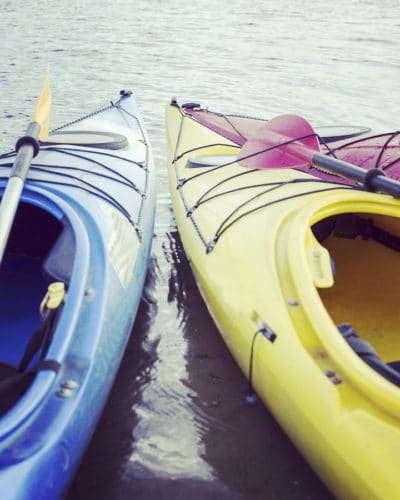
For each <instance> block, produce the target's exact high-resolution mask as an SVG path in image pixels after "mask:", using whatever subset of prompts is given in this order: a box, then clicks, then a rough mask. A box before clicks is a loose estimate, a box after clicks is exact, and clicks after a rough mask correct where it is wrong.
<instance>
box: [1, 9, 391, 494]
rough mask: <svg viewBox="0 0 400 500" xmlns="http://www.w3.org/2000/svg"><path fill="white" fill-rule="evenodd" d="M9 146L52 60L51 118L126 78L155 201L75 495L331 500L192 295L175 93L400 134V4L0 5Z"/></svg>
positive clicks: (69, 115) (99, 97)
mask: <svg viewBox="0 0 400 500" xmlns="http://www.w3.org/2000/svg"><path fill="white" fill-rule="evenodd" d="M0 14H1V18H0V19H1V23H0V35H1V39H2V44H1V46H0V61H1V66H0V89H1V92H0V110H1V114H0V117H1V131H0V146H1V150H5V149H9V148H11V147H13V144H14V142H15V138H16V137H18V136H19V135H20V134H22V133H23V132H24V130H25V127H26V124H27V122H28V121H29V119H30V117H31V115H32V114H33V110H34V108H35V103H36V99H37V96H38V94H39V91H40V88H41V85H42V80H43V77H44V72H45V69H46V66H47V64H48V63H50V65H51V86H52V92H53V106H52V113H51V124H52V125H54V126H56V125H59V124H61V123H62V122H64V121H67V120H70V119H73V118H75V117H77V116H78V115H81V114H82V112H83V111H82V110H84V112H86V111H90V110H92V109H95V108H97V107H98V106H99V105H102V104H103V103H104V100H105V99H106V100H111V99H114V98H115V97H116V96H117V94H118V92H119V90H120V89H122V88H128V89H133V90H134V91H135V93H136V96H137V99H138V101H139V104H140V108H141V110H142V114H143V116H144V119H145V124H146V127H147V130H148V133H149V135H150V137H151V140H152V145H153V150H154V155H155V160H156V165H157V171H158V205H157V223H156V235H155V239H154V246H153V252H152V265H151V269H150V273H149V277H148V284H147V289H146V300H144V301H143V303H142V306H141V309H140V314H139V316H138V320H137V322H136V324H135V327H134V331H133V336H132V339H131V342H130V343H129V346H128V350H127V353H126V356H125V358H124V361H123V364H122V367H121V370H120V372H119V375H118V378H117V380H116V383H115V385H114V389H113V391H112V394H111V397H110V400H109V403H108V405H107V408H106V409H105V412H104V415H103V417H102V419H101V421H100V424H99V427H98V428H97V430H96V432H95V434H94V438H93V440H92V443H91V445H90V447H89V449H88V452H87V454H86V456H85V459H84V460H83V462H82V465H81V467H80V469H79V471H78V473H77V476H76V479H75V481H74V483H73V484H72V485H71V489H70V492H69V494H68V500H72V499H80V498H82V499H86V498H88V497H90V498H92V497H93V498H97V499H100V500H101V499H112V498H114V499H118V500H123V499H126V498H146V499H153V498H157V499H160V500H165V499H193V500H200V499H201V500H202V499H204V498H207V499H242V500H248V499H261V498H266V499H286V498H290V499H302V500H305V499H318V500H325V499H330V495H329V493H328V492H327V491H326V489H325V488H324V486H323V485H322V484H321V483H320V482H319V480H318V478H317V477H316V476H315V475H314V473H313V472H312V471H311V470H310V468H309V467H308V466H307V464H306V463H305V462H304V460H303V459H302V458H301V456H300V455H299V454H298V453H297V451H296V450H295V449H294V447H293V446H292V445H291V443H290V442H289V441H288V440H287V438H286V437H285V435H284V434H283V433H282V431H281V430H280V428H279V427H278V425H277V424H276V422H275V421H274V419H273V418H272V417H271V416H270V414H269V413H268V411H267V410H266V409H265V408H264V407H263V406H262V405H261V404H259V405H258V406H256V407H255V408H251V409H249V408H246V407H245V405H244V403H243V399H244V395H245V393H246V388H247V386H246V381H245V379H244V377H243V376H242V374H241V373H240V372H239V370H238V368H237V367H236V365H235V363H234V361H233V360H232V359H231V357H230V355H229V353H228V352H227V350H226V348H225V346H224V345H223V343H222V341H221V340H220V337H219V334H218V332H217V331H216V329H215V327H214V326H213V323H212V321H211V319H210V317H209V315H208V313H207V310H206V308H205V306H204V304H203V302H202V300H201V297H200V296H199V293H198V291H197V288H196V286H195V283H194V281H193V277H192V274H191V271H190V269H189V267H188V264H187V261H186V259H185V256H184V254H183V251H182V247H181V244H180V242H179V237H178V235H177V232H176V227H175V222H174V218H173V213H172V209H171V205H170V201H169V194H168V187H167V176H166V167H165V139H164V108H165V104H166V103H167V102H168V101H169V99H170V98H171V97H172V96H176V97H177V98H178V101H179V102H185V101H193V100H194V101H196V102H200V103H201V104H203V105H204V106H208V107H209V108H210V109H216V110H218V111H222V112H234V113H236V112H237V113H244V114H249V115H256V116H262V117H272V116H274V115H276V114H279V113H287V112H291V113H298V114H301V115H303V116H304V117H305V118H307V119H308V120H310V121H311V122H312V123H313V124H314V125H327V124H350V125H362V126H364V125H366V126H370V127H372V128H373V129H375V130H387V129H398V128H399V123H398V116H399V106H398V81H399V77H400V64H399V59H398V54H399V52H400V51H399V49H400V36H399V33H400V29H399V28H400V21H399V19H400V16H399V14H400V6H399V2H398V0H379V1H377V0H354V1H353V2H351V3H350V2H347V1H346V0H336V1H335V2H327V1H325V2H323V1H322V2H319V3H316V2H313V1H311V0H303V1H302V2H293V1H291V0H279V1H278V0H270V1H262V0H253V2H245V1H240V0H220V1H219V2H214V1H212V0H198V1H193V2H183V1H178V0H170V1H169V2H163V1H161V0H136V1H135V2H129V1H128V0H114V1H113V2H108V1H105V0H104V1H103V0H90V1H89V0H82V1H79V0H70V1H69V2H56V1H55V0H48V1H43V2H33V1H31V0H14V1H4V0H3V2H1V5H0Z"/></svg>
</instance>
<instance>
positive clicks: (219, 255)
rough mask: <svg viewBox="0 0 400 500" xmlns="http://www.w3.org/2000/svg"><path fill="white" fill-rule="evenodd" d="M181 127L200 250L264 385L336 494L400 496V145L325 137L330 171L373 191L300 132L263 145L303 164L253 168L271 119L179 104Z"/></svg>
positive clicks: (179, 213) (181, 179) (176, 175)
mask: <svg viewBox="0 0 400 500" xmlns="http://www.w3.org/2000/svg"><path fill="white" fill-rule="evenodd" d="M289 121H290V119H289ZM166 123H167V141H168V168H169V182H170V191H171V197H172V203H173V207H174V213H175V217H176V222H177V226H178V229H179V232H180V235H181V238H182V241H183V245H184V248H185V252H186V254H187V256H188V259H189V261H190V263H191V266H192V269H193V272H194V275H195V277H196V280H197V283H198V286H199V288H200V290H201V293H202V295H203V298H204V300H205V302H206V304H207V306H208V309H209V311H210V314H211V315H212V317H213V319H214V321H215V323H216V325H217V327H218V329H219V331H220V333H221V335H222V337H223V338H224V341H225V342H226V344H227V346H228V348H229V350H230V351H231V353H232V355H233V356H234V358H235V359H236V361H237V363H238V365H239V366H240V368H241V370H242V371H243V373H244V374H245V375H246V377H248V379H249V381H250V386H251V387H252V388H253V389H254V391H255V393H257V395H258V396H259V398H260V399H261V400H262V401H263V402H264V403H265V405H266V406H267V407H268V408H269V409H270V411H271V412H272V413H273V415H274V416H275V418H276V419H277V421H278V422H279V423H280V425H281V426H282V428H283V429H284V430H285V432H286V433H287V434H288V436H289V437H290V439H291V440H292V441H293V443H294V444H295V445H296V446H297V447H298V449H299V450H300V451H301V452H302V454H303V455H304V457H305V458H306V459H307V461H308V462H309V463H310V465H311V466H312V467H313V468H314V470H315V471H316V473H317V474H318V475H319V476H320V477H321V479H322V480H323V481H324V482H325V484H326V485H327V486H328V488H329V489H330V490H331V491H332V492H333V494H334V495H335V496H336V497H338V498H345V499H350V498H358V499H363V500H365V499H369V498H381V499H394V498H399V496H400V474H399V471H400V389H399V386H400V371H399V370H400V362H399V360H400V330H399V323H400V322H399V313H398V309H397V308H398V307H399V305H400V253H399V252H400V220H399V218H400V201H399V200H398V199H397V197H394V196H392V195H391V194H382V192H372V188H371V186H372V184H371V183H370V181H371V179H372V180H375V178H376V177H380V176H379V172H378V170H382V171H386V173H387V174H388V175H387V176H385V177H382V179H383V181H385V182H386V180H387V181H388V183H389V184H390V182H391V181H390V179H389V178H390V177H392V179H396V178H398V176H397V169H398V168H399V167H400V161H397V160H396V158H397V159H399V158H400V155H399V150H400V146H399V136H398V134H396V133H394V134H387V135H384V136H383V135H382V136H368V139H365V138H364V136H365V134H364V135H360V136H359V137H351V138H344V135H343V136H342V137H339V138H334V140H333V142H331V138H330V139H329V140H328V138H326V140H324V138H323V137H319V136H318V134H314V139H313V140H314V141H315V137H316V138H317V139H318V141H319V144H320V155H319V156H322V157H323V158H322V160H323V159H324V158H325V156H326V157H328V158H332V161H333V163H334V164H336V163H337V164H338V165H339V166H340V165H341V160H340V158H341V159H342V160H343V161H342V163H343V164H345V162H346V161H348V162H349V163H352V162H351V161H350V160H353V161H357V162H358V164H359V168H358V169H356V174H357V175H359V171H361V170H362V169H365V171H366V172H368V171H369V170H371V172H372V171H373V172H372V173H371V172H370V174H371V175H370V174H368V176H366V177H368V179H366V180H365V185H361V184H360V183H359V182H356V181H355V178H353V179H352V180H351V179H350V180H349V179H347V178H344V177H342V176H339V175H337V174H335V173H334V172H332V171H330V172H328V171H327V169H326V168H325V169H323V170H322V171H321V170H320V169H316V168H315V165H314V166H313V165H311V162H307V161H305V160H304V157H305V156H307V154H308V152H309V150H310V144H309V143H308V142H307V141H308V140H309V139H307V140H303V137H302V138H301V140H300V142H298V141H297V142H296V140H297V139H299V137H300V136H299V137H295V138H293V128H292V129H290V130H288V134H290V137H292V138H293V141H287V142H291V145H292V146H291V147H292V149H293V150H290V151H289V153H290V154H289V153H288V152H287V150H286V149H282V148H285V147H287V144H283V145H282V144H281V146H279V144H278V145H276V144H275V146H274V145H272V143H273V142H274V140H275V139H276V138H277V137H278V135H279V133H281V132H282V127H281V128H280V129H279V127H278V128H277V129H275V132H274V133H275V136H274V134H272V136H274V137H275V139H274V137H273V138H272V139H268V138H267V139H266V144H267V146H268V147H266V148H264V150H263V154H264V153H265V151H266V150H268V152H269V153H270V152H271V150H274V151H275V153H276V150H277V149H279V147H280V148H281V149H280V152H281V153H282V151H283V153H285V154H287V155H288V156H290V158H289V159H290V160H291V161H292V163H293V165H292V166H290V165H289V166H288V165H283V163H284V160H285V161H286V159H287V158H286V157H285V158H284V160H283V159H282V158H279V156H277V155H275V156H274V155H273V156H266V157H262V158H261V160H260V161H261V163H262V162H264V164H263V165H261V164H259V165H256V166H254V165H255V163H254V162H252V161H248V160H247V159H248V158H249V157H251V156H252V153H251V152H252V151H254V147H255V146H254V145H257V144H259V143H260V141H261V142H262V140H264V137H263V136H262V135H260V131H261V132H262V133H263V134H268V130H267V128H266V126H267V127H268V122H261V121H258V120H251V119H248V118H245V117H243V118H240V117H235V116H224V115H221V114H218V113H216V114H213V113H211V112H209V111H207V110H204V109H202V108H201V107H199V106H197V105H195V104H187V105H183V106H179V105H178V104H177V103H176V101H175V100H173V101H172V102H171V104H170V105H169V106H168V107H167V113H166ZM297 125H298V123H297V122H296V126H297ZM289 128H290V127H289ZM277 131H278V132H277ZM299 134H300V135H301V134H302V131H300V132H299ZM303 135H305V134H303ZM350 135H351V134H350ZM354 135H356V134H354ZM338 139H341V140H338ZM335 141H336V142H335ZM281 142H282V141H281ZM296 144H297V145H301V148H304V151H303V150H302V154H301V155H300V156H302V157H303V158H302V160H301V161H300V159H299V155H298V151H297V150H296V148H297V146H296ZM252 147H253V150H252ZM299 147H300V146H299ZM312 147H314V146H312ZM256 153H257V151H256ZM275 153H274V154H275ZM396 155H397V156H396ZM253 156H254V155H253ZM317 156H318V154H317ZM295 157H296V159H294V160H293V158H295ZM336 158H339V159H338V160H336ZM273 161H276V165H274V163H273ZM313 161H314V160H313ZM259 163H260V162H259ZM289 163H290V161H289ZM350 166H351V165H350ZM275 167H284V168H275ZM382 179H381V178H380V179H378V180H379V181H380V180H382ZM392 184H393V186H395V184H396V183H395V182H394V181H393V182H392ZM376 186H384V182H383V183H382V184H376ZM368 189H369V190H368ZM376 190H377V191H385V189H384V188H383V187H382V189H379V187H378V188H377V189H376ZM387 192H390V190H389V191H387ZM395 196H398V192H397V194H396V192H395ZM267 497H268V492H266V498H267Z"/></svg>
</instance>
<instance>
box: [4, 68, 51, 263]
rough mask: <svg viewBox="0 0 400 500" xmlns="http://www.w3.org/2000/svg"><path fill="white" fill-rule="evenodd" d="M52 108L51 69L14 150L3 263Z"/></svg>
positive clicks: (47, 129) (6, 201)
mask: <svg viewBox="0 0 400 500" xmlns="http://www.w3.org/2000/svg"><path fill="white" fill-rule="evenodd" d="M50 107H51V92H50V86H49V68H47V71H46V76H45V79H44V83H43V87H42V91H41V94H40V97H39V100H38V103H37V106H36V112H35V114H34V116H33V117H32V121H31V123H30V124H29V125H28V127H27V129H26V134H25V135H24V136H23V137H20V138H19V139H18V141H17V143H16V146H15V150H16V152H17V154H16V156H15V160H14V164H13V167H12V169H11V171H10V176H9V179H8V182H7V185H6V188H5V191H4V194H3V199H2V201H1V204H0V263H1V261H2V260H3V256H4V252H5V248H6V245H7V241H8V238H9V236H10V232H11V227H12V224H13V221H14V218H15V213H16V211H17V208H18V203H19V199H20V197H21V193H22V190H23V187H24V182H25V179H26V176H27V174H28V170H29V167H30V164H31V161H32V158H33V157H35V156H36V155H37V154H38V152H39V148H40V145H39V140H41V141H43V140H45V139H47V136H48V133H49V126H48V122H49V114H50Z"/></svg>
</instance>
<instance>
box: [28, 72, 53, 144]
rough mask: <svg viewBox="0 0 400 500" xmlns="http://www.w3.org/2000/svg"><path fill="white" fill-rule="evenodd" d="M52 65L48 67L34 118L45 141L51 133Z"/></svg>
mask: <svg viewBox="0 0 400 500" xmlns="http://www.w3.org/2000/svg"><path fill="white" fill-rule="evenodd" d="M49 79H50V66H48V67H47V71H46V76H45V78H44V82H43V87H42V91H41V93H40V96H39V100H38V103H37V106H36V112H35V114H34V115H33V118H32V120H33V121H34V122H37V123H39V125H40V133H39V139H40V140H41V141H45V140H46V139H47V137H48V135H49V117H50V108H51V90H50V84H49Z"/></svg>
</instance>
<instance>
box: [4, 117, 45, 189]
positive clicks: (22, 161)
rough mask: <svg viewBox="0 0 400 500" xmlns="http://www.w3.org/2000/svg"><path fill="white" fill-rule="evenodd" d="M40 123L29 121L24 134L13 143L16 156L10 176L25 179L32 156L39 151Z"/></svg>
mask: <svg viewBox="0 0 400 500" xmlns="http://www.w3.org/2000/svg"><path fill="white" fill-rule="evenodd" d="M39 133H40V124H39V123H37V122H31V123H30V124H29V125H28V128H27V129H26V134H25V135H24V136H23V137H20V138H19V139H18V141H17V143H16V145H15V149H16V151H17V156H16V157H15V161H14V165H13V168H12V169H11V172H10V177H19V178H21V179H22V180H25V177H26V174H27V173H28V170H29V166H30V164H31V161H32V158H33V157H35V156H36V155H37V154H38V152H39V148H40V146H39V140H38V137H39Z"/></svg>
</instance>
